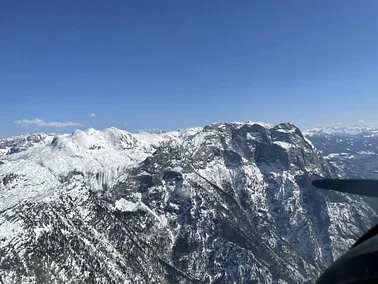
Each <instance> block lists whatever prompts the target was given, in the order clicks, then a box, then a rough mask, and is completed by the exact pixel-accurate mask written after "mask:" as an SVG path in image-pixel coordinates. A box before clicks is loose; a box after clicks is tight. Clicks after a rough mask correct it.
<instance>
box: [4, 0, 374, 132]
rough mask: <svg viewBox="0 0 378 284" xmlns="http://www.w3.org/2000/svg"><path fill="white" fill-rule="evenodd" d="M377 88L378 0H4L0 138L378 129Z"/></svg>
mask: <svg viewBox="0 0 378 284" xmlns="http://www.w3.org/2000/svg"><path fill="white" fill-rule="evenodd" d="M377 90H378V1H374V0H348V1H345V0H342V1H331V0H319V1H303V0H300V1H299V0H290V1H289V0H281V1H269V0H254V1H250V0H248V1H231V0H230V1H223V0H216V1H215V0H211V1H210V0H209V1H202V0H201V1H200V0H191V1H177V0H171V1H167V0H159V1H153V0H150V1H146V0H141V1H139V0H138V1H136V0H135V1H96V0H94V1H93V0H91V1H83V0H81V1H76V0H75V1H74V0H67V1H50V0H49V1H38V0H35V1H23V0H17V1H12V0H2V1H1V2H0V121H1V124H0V137H6V136H10V135H17V134H21V133H26V132H42V131H43V132H44V131H53V132H71V131H73V130H75V129H76V128H83V129H85V128H89V127H94V128H99V129H101V128H105V127H110V126H115V127H119V128H123V129H127V130H136V129H151V128H159V129H177V128H185V127H190V126H203V125H205V124H209V123H212V122H217V121H247V120H257V121H266V122H271V123H278V122H283V121H290V122H293V123H295V124H297V125H299V126H300V127H312V126H319V125H337V124H338V123H339V122H341V123H343V124H344V125H351V124H357V123H358V121H359V120H364V121H366V123H369V124H375V123H377V122H378V121H377V116H376V112H377V109H378V94H377ZM91 113H93V114H94V115H95V116H91V115H90V114H91ZM67 122H71V123H67ZM63 126H66V127H63Z"/></svg>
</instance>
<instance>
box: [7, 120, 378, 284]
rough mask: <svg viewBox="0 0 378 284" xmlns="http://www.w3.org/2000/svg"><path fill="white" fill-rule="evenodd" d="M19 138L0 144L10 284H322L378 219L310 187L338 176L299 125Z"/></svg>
mask: <svg viewBox="0 0 378 284" xmlns="http://www.w3.org/2000/svg"><path fill="white" fill-rule="evenodd" d="M14 143H16V142H14ZM14 143H13V144H14ZM13 144H12V143H10V142H9V141H8V144H7V145H8V146H7V145H5V143H3V144H1V143H0V145H3V146H2V148H3V149H2V153H3V155H2V156H1V158H0V159H1V162H0V175H1V181H0V195H1V196H0V197H1V199H0V208H1V213H0V280H1V281H2V282H3V283H83V282H85V283H306V282H307V283H312V282H313V281H314V279H315V278H316V277H317V275H319V273H320V272H321V271H322V270H324V269H325V267H326V266H327V265H329V264H330V263H331V262H332V261H333V260H334V258H335V257H337V256H338V255H340V254H341V253H343V252H344V251H345V250H347V249H348V248H349V246H350V245H351V244H352V243H353V242H354V240H356V239H357V238H358V237H359V236H361V235H362V233H363V232H364V230H367V229H368V228H369V227H370V226H372V225H373V223H374V221H375V220H376V215H375V213H374V211H373V210H372V209H371V208H370V207H369V206H368V205H367V204H366V203H364V202H363V201H362V199H360V198H358V197H353V198H352V197H350V196H346V195H342V194H338V193H330V192H325V191H320V190H316V189H314V188H313V187H312V186H311V180H313V179H314V178H317V177H320V176H324V177H332V176H334V175H335V173H334V172H333V171H332V170H331V169H330V168H329V166H328V163H327V162H326V161H325V160H324V159H323V158H322V156H321V154H320V153H319V151H318V150H317V149H315V148H314V146H313V145H312V144H311V142H309V140H307V139H306V138H305V137H304V136H303V135H302V133H301V132H300V130H299V129H298V128H296V127H295V126H294V125H292V124H289V123H285V124H279V125H276V126H269V125H265V124H261V123H252V122H251V123H217V124H212V125H209V126H206V127H204V128H198V129H189V130H186V131H183V132H172V133H165V134H146V133H145V134H130V133H127V132H125V131H121V130H118V129H114V128H112V129H106V130H103V131H97V130H94V129H89V130H88V131H77V132H75V133H73V134H71V135H58V136H56V137H55V138H51V139H44V140H41V141H39V142H38V143H37V142H36V143H34V144H33V145H29V146H28V147H26V149H23V150H22V151H16V152H15V151H11V150H10V147H14V145H13ZM16 144H17V143H16ZM9 145H12V146H9ZM16 146H17V145H16Z"/></svg>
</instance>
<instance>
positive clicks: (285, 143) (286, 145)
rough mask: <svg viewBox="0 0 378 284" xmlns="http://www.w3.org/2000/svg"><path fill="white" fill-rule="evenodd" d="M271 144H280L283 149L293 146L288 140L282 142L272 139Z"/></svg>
mask: <svg viewBox="0 0 378 284" xmlns="http://www.w3.org/2000/svg"><path fill="white" fill-rule="evenodd" d="M273 144H276V145H278V146H280V147H281V148H284V149H285V150H289V149H291V148H292V147H293V144H290V143H288V142H283V141H274V142H273Z"/></svg>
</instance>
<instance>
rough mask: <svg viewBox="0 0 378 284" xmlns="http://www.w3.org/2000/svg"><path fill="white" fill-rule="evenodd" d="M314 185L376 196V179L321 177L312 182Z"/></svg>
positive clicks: (377, 182)
mask: <svg viewBox="0 0 378 284" xmlns="http://www.w3.org/2000/svg"><path fill="white" fill-rule="evenodd" d="M312 184H313V185H314V186H316V187H319V188H323V189H331V190H337V191H340V192H345V193H352V194H358V195H365V196H371V197H378V180H368V179H365V180H363V179H322V180H316V181H314V182H313V183H312Z"/></svg>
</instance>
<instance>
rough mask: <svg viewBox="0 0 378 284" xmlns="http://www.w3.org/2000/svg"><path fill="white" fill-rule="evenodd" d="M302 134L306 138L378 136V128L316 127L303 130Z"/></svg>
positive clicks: (359, 126)
mask: <svg viewBox="0 0 378 284" xmlns="http://www.w3.org/2000/svg"><path fill="white" fill-rule="evenodd" d="M303 134H304V135H306V136H309V137H311V136H324V135H333V136H335V135H339V136H349V135H358V134H364V135H372V136H378V127H377V126H365V125H363V126H362V125H356V126H349V127H347V126H339V127H317V128H310V129H305V130H304V131H303Z"/></svg>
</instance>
